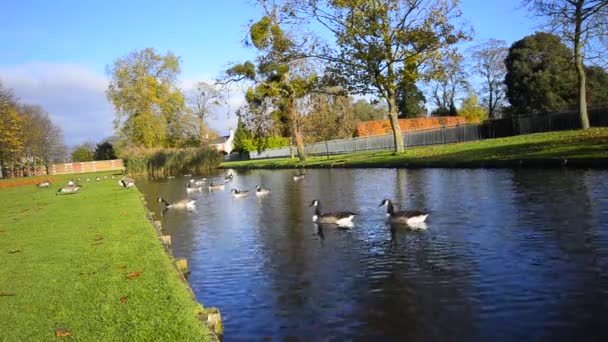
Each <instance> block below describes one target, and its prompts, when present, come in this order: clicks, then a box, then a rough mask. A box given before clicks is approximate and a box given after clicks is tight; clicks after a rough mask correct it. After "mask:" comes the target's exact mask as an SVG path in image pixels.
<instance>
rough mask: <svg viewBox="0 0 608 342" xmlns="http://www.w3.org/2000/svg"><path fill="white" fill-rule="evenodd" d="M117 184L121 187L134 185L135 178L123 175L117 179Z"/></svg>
mask: <svg viewBox="0 0 608 342" xmlns="http://www.w3.org/2000/svg"><path fill="white" fill-rule="evenodd" d="M118 185H120V186H122V187H123V188H130V187H132V186H134V185H135V180H134V179H133V178H131V177H127V176H124V177H122V178H121V179H120V180H119V181H118Z"/></svg>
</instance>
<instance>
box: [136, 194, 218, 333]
mask: <svg viewBox="0 0 608 342" xmlns="http://www.w3.org/2000/svg"><path fill="white" fill-rule="evenodd" d="M136 188H137V187H136ZM137 191H138V192H139V194H140V196H139V199H140V201H141V204H142V206H143V207H144V209H145V211H146V218H147V219H148V221H150V223H151V224H152V226H153V227H154V231H155V232H156V236H157V237H158V239H159V241H160V243H161V244H162V246H163V249H164V250H165V253H167V255H168V256H169V257H170V258H171V260H172V263H171V264H172V265H173V268H174V269H175V272H176V273H177V276H178V277H179V279H180V280H181V281H182V282H183V283H184V284H185V285H186V286H187V287H188V290H189V291H190V294H191V295H192V300H193V301H195V302H196V297H195V295H194V292H193V291H192V288H191V287H190V284H188V279H187V277H188V274H189V273H190V271H189V269H188V261H187V260H186V259H176V258H175V257H174V256H173V252H172V250H171V235H164V234H163V227H162V224H161V222H160V221H157V220H155V219H154V213H152V212H151V211H150V210H148V207H147V206H146V200H145V198H144V196H143V194H142V193H141V192H140V191H139V189H137ZM198 319H199V320H200V321H201V324H206V325H207V326H208V327H209V331H210V334H209V336H207V337H208V338H209V340H210V341H221V340H222V337H223V334H224V327H223V324H222V317H221V314H220V311H219V309H217V308H205V309H204V311H203V312H200V313H199V314H198Z"/></svg>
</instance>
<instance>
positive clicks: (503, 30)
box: [0, 0, 537, 146]
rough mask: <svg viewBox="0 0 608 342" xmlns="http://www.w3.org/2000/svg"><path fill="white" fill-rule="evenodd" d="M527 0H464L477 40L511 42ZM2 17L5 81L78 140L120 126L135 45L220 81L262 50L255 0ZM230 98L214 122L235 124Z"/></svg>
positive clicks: (24, 9)
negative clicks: (123, 64)
mask: <svg viewBox="0 0 608 342" xmlns="http://www.w3.org/2000/svg"><path fill="white" fill-rule="evenodd" d="M520 7H521V6H520V2H519V1H504V0H502V1H501V0H463V1H462V2H461V9H462V11H463V17H464V19H465V20H467V21H468V22H469V24H470V25H471V26H473V28H474V30H475V36H474V37H475V39H476V41H483V40H487V39H489V38H496V39H503V40H506V41H507V43H509V44H510V43H512V42H513V41H515V40H518V39H521V38H522V37H524V36H525V35H528V34H530V33H533V32H534V30H535V27H536V26H537V24H535V23H534V22H533V18H532V17H531V16H530V15H529V14H528V13H527V11H525V10H523V9H521V8H520ZM2 13H3V14H4V15H3V16H2V20H0V41H2V44H1V45H0V81H1V82H2V83H3V85H4V87H8V88H12V89H13V90H14V92H15V94H16V95H17V96H19V97H20V98H21V100H22V101H23V102H27V103H37V104H40V105H42V106H43V107H44V108H45V109H46V110H47V111H48V112H49V113H50V114H51V117H52V119H53V121H54V122H55V123H57V124H58V125H60V126H61V127H62V128H63V131H64V134H65V137H66V143H67V144H68V145H70V146H72V145H75V144H78V143H81V142H84V141H87V140H91V141H93V142H97V141H99V140H100V139H103V138H104V137H107V136H109V135H111V134H112V119H113V118H114V112H113V110H112V107H111V106H110V104H109V103H108V102H107V101H106V99H105V95H104V90H105V88H106V86H107V75H106V74H105V68H106V66H107V65H109V64H111V63H112V61H113V60H114V59H116V58H118V57H121V56H124V55H126V54H128V53H129V52H131V51H133V50H136V49H143V48H146V47H153V48H155V49H157V50H158V51H160V52H163V53H164V52H165V51H167V50H171V51H173V52H174V53H175V54H176V55H177V56H180V58H181V61H182V74H181V77H180V79H181V81H182V84H183V86H184V87H188V86H190V85H192V84H193V83H194V82H196V81H202V80H212V79H214V78H216V77H217V76H218V74H219V73H221V71H222V70H224V69H225V68H226V66H227V65H229V63H230V62H239V61H244V60H247V59H252V58H254V52H253V51H252V50H251V49H248V48H245V47H243V44H242V39H243V37H245V35H246V26H247V23H248V22H249V21H250V20H252V19H256V18H258V17H259V10H258V9H257V8H256V7H255V6H254V4H253V0H224V1H215V0H198V1H194V0H188V1H150V0H148V1H132V0H123V1H114V0H111V1H101V0H91V1H82V0H81V1H75V0H74V1H66V0H57V1H53V2H49V1H27V0H23V1H7V2H6V3H5V4H3V11H2ZM233 97H234V98H233V99H232V101H231V103H232V105H231V106H230V107H228V108H222V109H221V110H219V111H218V113H217V114H216V117H215V118H214V119H213V120H212V122H211V126H212V127H214V128H216V129H217V130H219V131H220V133H225V132H227V130H228V127H229V126H234V122H235V118H234V115H232V116H230V117H228V115H227V113H228V112H232V111H234V109H236V106H237V105H238V103H239V98H240V97H239V96H238V95H236V94H233Z"/></svg>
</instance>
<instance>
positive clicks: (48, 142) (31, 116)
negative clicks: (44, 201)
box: [19, 105, 67, 174]
mask: <svg viewBox="0 0 608 342" xmlns="http://www.w3.org/2000/svg"><path fill="white" fill-rule="evenodd" d="M19 111H20V113H21V114H22V116H23V118H24V121H23V122H24V124H23V133H24V137H25V142H24V143H25V149H24V156H25V157H26V158H28V159H33V160H34V161H35V162H36V164H37V165H40V164H42V165H43V166H44V167H45V168H46V171H47V174H48V172H49V166H50V164H51V163H52V162H56V161H63V160H64V159H65V155H66V152H67V147H66V146H65V145H64V143H63V132H62V130H61V128H60V127H58V126H55V125H54V124H53V122H52V121H51V119H50V118H49V115H48V113H47V112H46V111H45V110H44V109H43V108H42V107H40V106H37V105H22V106H20V108H19Z"/></svg>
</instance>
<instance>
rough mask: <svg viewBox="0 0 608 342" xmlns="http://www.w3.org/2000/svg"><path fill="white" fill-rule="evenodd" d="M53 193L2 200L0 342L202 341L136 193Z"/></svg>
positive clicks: (10, 192)
mask: <svg viewBox="0 0 608 342" xmlns="http://www.w3.org/2000/svg"><path fill="white" fill-rule="evenodd" d="M100 174H101V175H103V174H110V173H100ZM67 178H69V176H65V177H64V179H67ZM65 182H66V181H64V182H62V184H65ZM59 187H60V184H59V182H56V183H55V184H53V186H52V187H51V188H50V189H38V188H36V187H35V186H33V185H26V186H20V187H13V188H8V189H2V190H0V208H2V209H1V210H0V340H3V341H49V340H55V339H75V340H83V341H151V340H155V341H195V340H205V339H206V338H207V334H208V329H207V327H206V326H205V325H203V324H201V322H200V321H199V320H198V319H197V317H196V316H197V313H199V312H200V311H201V310H203V309H202V307H201V306H200V305H199V304H197V303H196V302H195V301H194V300H193V299H192V294H191V292H190V291H189V289H188V287H187V285H186V284H184V283H183V282H181V281H180V279H179V277H178V274H177V272H176V271H175V270H174V269H173V266H172V265H171V260H170V257H169V256H168V255H167V254H165V252H164V250H163V247H162V246H161V244H160V242H159V241H158V239H157V236H156V233H155V231H154V228H153V226H152V225H151V224H150V223H149V222H148V221H147V219H146V211H145V209H144V207H143V205H142V203H141V201H140V193H139V192H138V191H137V189H134V188H132V189H122V188H120V187H119V186H118V184H117V180H116V179H109V178H108V179H106V180H102V181H100V182H99V183H97V182H94V181H93V182H90V183H84V187H83V188H82V189H81V192H80V193H78V194H74V195H62V196H56V195H55V192H56V190H57V189H58V188H59ZM135 272H140V273H135ZM129 275H130V276H131V277H129ZM61 331H67V332H69V334H70V336H67V337H57V336H56V335H57V334H59V335H61ZM66 334H67V333H66Z"/></svg>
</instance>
